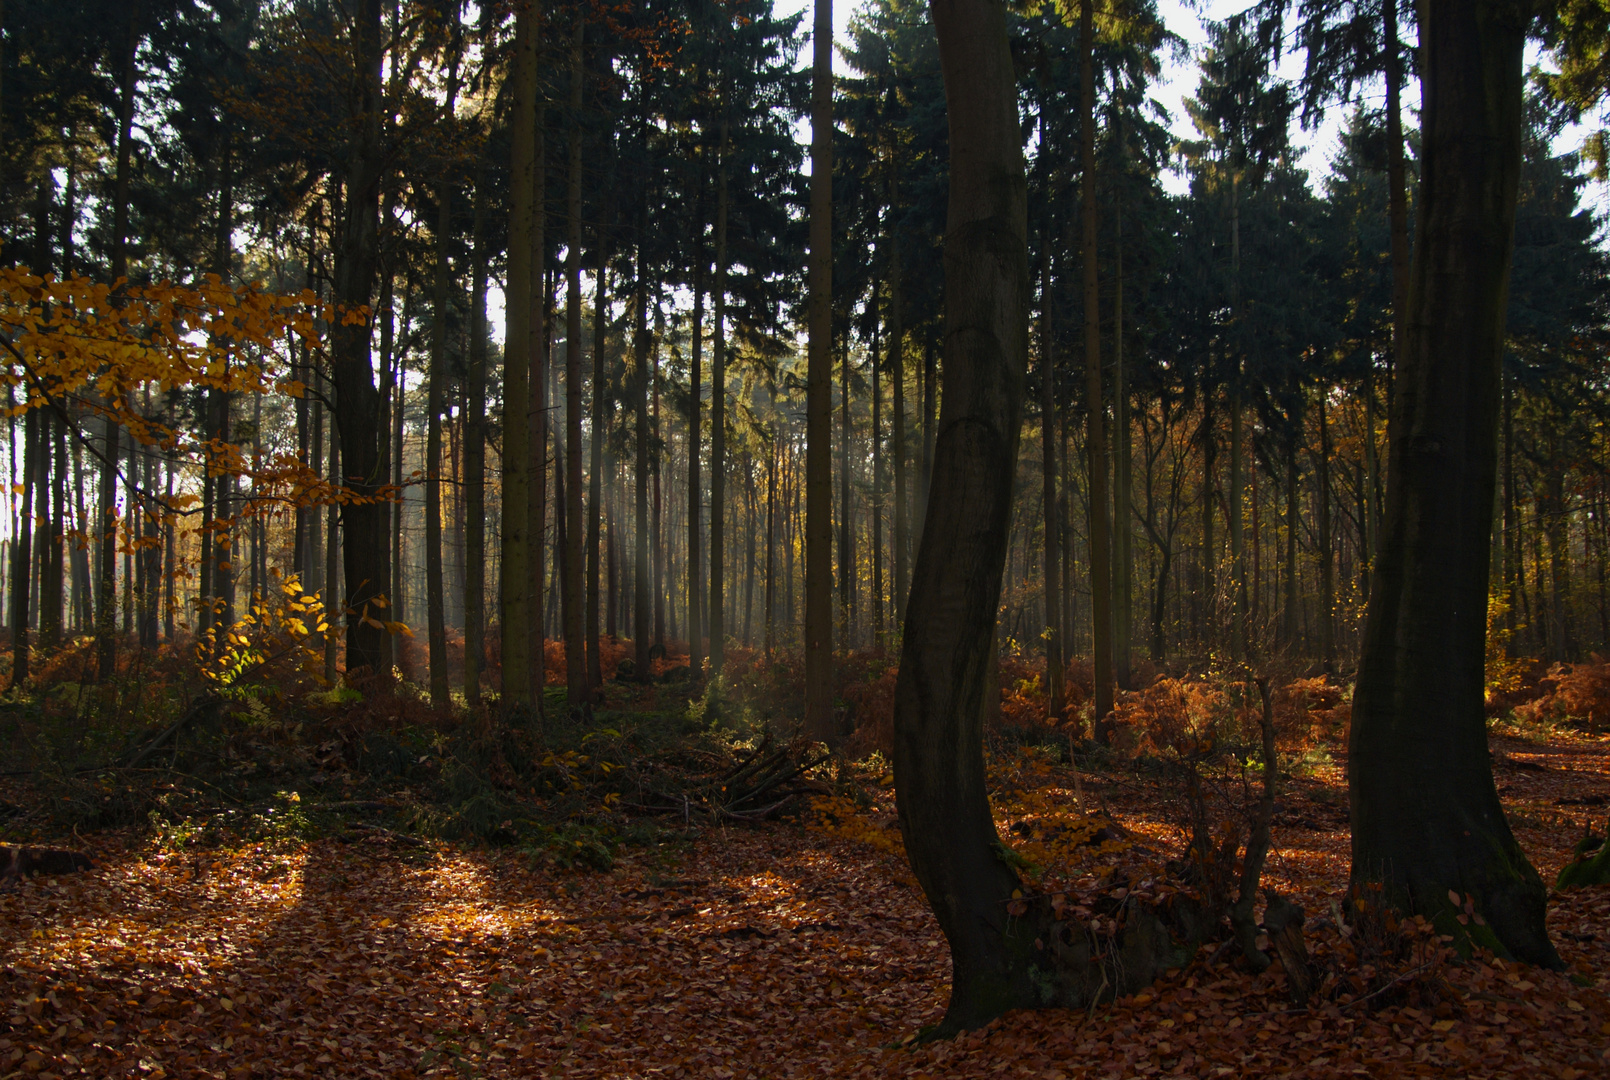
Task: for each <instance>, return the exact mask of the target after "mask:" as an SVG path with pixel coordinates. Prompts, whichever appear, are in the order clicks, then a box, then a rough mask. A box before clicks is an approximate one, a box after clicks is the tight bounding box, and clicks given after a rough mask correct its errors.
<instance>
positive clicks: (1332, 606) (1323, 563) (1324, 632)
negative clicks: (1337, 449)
mask: <svg viewBox="0 0 1610 1080" xmlns="http://www.w3.org/2000/svg"><path fill="white" fill-rule="evenodd" d="M1318 404H1319V467H1318V468H1317V469H1316V470H1315V474H1316V480H1317V482H1318V489H1317V492H1316V494H1315V496H1314V497H1315V499H1317V500H1318V502H1319V513H1318V515H1317V516H1318V518H1319V662H1320V664H1321V665H1323V667H1324V669H1325V672H1326V673H1327V674H1329V673H1330V672H1332V671H1334V670H1335V669H1336V550H1335V549H1336V540H1335V537H1333V536H1332V535H1331V513H1330V510H1331V486H1330V419H1329V417H1330V409H1329V407H1328V406H1327V405H1326V404H1325V395H1324V394H1323V393H1321V394H1320V395H1319V402H1318Z"/></svg>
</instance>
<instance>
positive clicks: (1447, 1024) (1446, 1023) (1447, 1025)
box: [1431, 1020, 1453, 1031]
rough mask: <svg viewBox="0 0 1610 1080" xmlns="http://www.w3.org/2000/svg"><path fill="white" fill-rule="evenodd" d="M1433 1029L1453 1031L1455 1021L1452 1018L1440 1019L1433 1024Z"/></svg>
mask: <svg viewBox="0 0 1610 1080" xmlns="http://www.w3.org/2000/svg"><path fill="white" fill-rule="evenodd" d="M1431 1030H1432V1031H1452V1030H1453V1021H1452V1020H1438V1021H1437V1022H1436V1023H1435V1024H1432V1025H1431Z"/></svg>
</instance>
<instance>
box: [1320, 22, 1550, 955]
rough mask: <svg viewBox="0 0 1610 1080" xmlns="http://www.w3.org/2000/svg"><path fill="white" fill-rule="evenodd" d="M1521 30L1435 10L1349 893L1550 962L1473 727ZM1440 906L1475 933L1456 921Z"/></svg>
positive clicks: (1515, 170) (1364, 665) (1356, 736)
mask: <svg viewBox="0 0 1610 1080" xmlns="http://www.w3.org/2000/svg"><path fill="white" fill-rule="evenodd" d="M1526 29H1527V20H1526V19H1525V18H1524V17H1523V14H1522V11H1521V10H1520V8H1519V6H1518V5H1511V4H1509V3H1507V2H1503V0H1474V2H1471V0H1428V2H1427V3H1426V4H1424V5H1423V6H1422V17H1421V23H1420V41H1421V65H1422V66H1421V76H1422V80H1423V82H1422V88H1423V93H1424V107H1423V116H1424V136H1423V140H1424V141H1423V146H1424V151H1423V157H1422V160H1423V162H1424V166H1423V172H1422V177H1421V185H1420V200H1419V218H1418V221H1419V225H1418V227H1419V237H1418V239H1417V242H1416V244H1415V250H1414V261H1413V268H1412V270H1411V273H1410V282H1409V305H1408V319H1407V324H1406V326H1405V328H1404V351H1403V356H1402V361H1401V363H1400V365H1399V370H1398V372H1397V386H1396V392H1395V394H1394V400H1393V407H1392V414H1391V433H1390V440H1389V443H1390V447H1389V456H1388V462H1387V499H1386V512H1385V520H1384V522H1383V528H1382V532H1381V547H1380V552H1379V557H1378V561H1377V565H1376V570H1375V579H1374V583H1373V585H1372V588H1371V596H1370V607H1369V618H1368V621H1367V623H1366V628H1365V637H1364V652H1363V657H1362V661H1361V663H1360V667H1359V678H1358V689H1357V692H1356V694H1355V696H1354V700H1353V726H1352V735H1351V739H1350V744H1349V757H1348V785H1349V789H1350V792H1351V797H1352V824H1353V881H1354V883H1355V884H1364V883H1366V882H1381V883H1383V884H1384V885H1385V886H1386V888H1387V891H1388V895H1389V896H1390V897H1391V899H1392V900H1394V901H1395V902H1397V903H1399V904H1401V905H1403V906H1405V907H1406V908H1408V909H1410V910H1414V911H1418V912H1422V913H1424V914H1427V915H1430V916H1433V917H1434V918H1436V920H1437V922H1438V924H1439V926H1441V927H1442V928H1443V932H1445V933H1452V934H1456V935H1459V936H1464V935H1468V936H1469V937H1470V938H1471V939H1473V940H1475V941H1477V942H1479V943H1481V944H1486V945H1490V946H1491V947H1493V948H1494V949H1496V950H1498V951H1500V952H1507V953H1509V954H1511V955H1513V956H1515V957H1518V958H1520V959H1522V960H1525V961H1528V962H1531V963H1537V964H1545V965H1548V966H1551V967H1558V966H1559V963H1560V961H1559V957H1558V955H1557V954H1556V953H1555V951H1554V947H1553V945H1552V944H1550V942H1549V939H1548V934H1547V931H1546V930H1545V928H1544V924H1543V916H1544V902H1545V899H1546V897H1547V890H1546V889H1545V888H1544V886H1543V883H1542V881H1541V880H1540V879H1539V877H1538V875H1537V872H1536V871H1535V870H1534V869H1533V868H1532V866H1531V864H1530V863H1528V862H1527V860H1526V856H1525V855H1524V854H1523V853H1522V852H1521V850H1520V847H1519V846H1518V845H1517V844H1516V842H1515V838H1514V836H1513V835H1512V834H1511V832H1510V829H1509V823H1508V822H1507V821H1506V820H1505V818H1504V811H1503V807H1502V805H1501V804H1500V803H1499V800H1498V794H1497V791H1496V789H1495V788H1494V785H1493V776H1492V766H1491V762H1490V759H1489V756H1488V747H1487V727H1486V720H1485V716H1484V710H1483V705H1484V685H1483V658H1484V646H1485V640H1486V637H1485V635H1486V615H1487V588H1488V564H1489V555H1490V549H1489V545H1490V542H1491V534H1492V524H1493V521H1492V519H1493V496H1494V487H1495V482H1496V473H1497V467H1498V462H1497V450H1498V448H1497V434H1498V420H1499V361H1500V357H1501V348H1502V342H1503V331H1504V311H1505V306H1506V298H1507V296H1506V294H1507V291H1508V281H1509V265H1510V258H1511V254H1512V251H1513V245H1514V224H1515V203H1516V197H1517V191H1518V187H1519V175H1520V164H1521V121H1522V111H1521V100H1522V87H1523V85H1524V84H1523V80H1522V74H1521V59H1522V52H1523V48H1524V45H1525V41H1526ZM1450 893H1453V894H1456V895H1458V896H1465V895H1469V896H1472V897H1474V899H1475V904H1476V910H1477V911H1478V912H1479V913H1480V914H1481V915H1482V916H1483V918H1484V921H1485V923H1486V925H1485V926H1479V925H1471V926H1461V925H1460V924H1459V923H1458V922H1456V921H1455V918H1454V916H1455V915H1456V914H1457V905H1456V904H1453V903H1451V902H1450Z"/></svg>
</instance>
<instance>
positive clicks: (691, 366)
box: [687, 199, 704, 679]
mask: <svg viewBox="0 0 1610 1080" xmlns="http://www.w3.org/2000/svg"><path fill="white" fill-rule="evenodd" d="M700 205H701V208H702V205H703V200H702V199H701V200H700ZM701 219H702V215H701ZM700 228H701V230H702V225H701V226H700ZM699 247H700V253H699V254H698V255H696V256H695V259H696V265H695V267H694V271H693V324H692V326H691V327H690V332H691V333H692V335H693V342H692V348H691V349H690V350H689V353H690V358H689V361H688V566H687V597H688V670H689V671H691V672H692V673H693V677H694V678H695V679H697V678H701V677H702V676H703V674H704V625H703V624H704V616H703V607H704V586H703V582H702V580H701V579H700V577H699V548H700V545H699V538H700V537H699V524H700V522H699V518H700V514H699V489H700V479H699V449H700V447H699V442H700V439H699V421H700V419H701V415H700V414H701V406H700V403H699V361H700V360H701V359H702V357H703V352H704V254H703V244H702V243H700V244H699Z"/></svg>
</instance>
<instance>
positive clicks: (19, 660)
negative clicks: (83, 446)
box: [8, 409, 44, 690]
mask: <svg viewBox="0 0 1610 1080" xmlns="http://www.w3.org/2000/svg"><path fill="white" fill-rule="evenodd" d="M43 415H44V410H42V409H30V410H28V412H27V413H26V414H25V415H24V417H23V422H22V425H23V426H22V446H23V450H22V453H23V460H24V461H26V462H28V463H29V464H30V465H32V463H33V462H35V461H37V460H38V455H39V422H40V419H41V417H42V416H43ZM12 449H13V451H15V449H16V448H15V447H13V448H12ZM12 460H13V461H15V460H16V454H15V453H13V454H12ZM35 488H36V485H35V484H34V470H33V469H32V468H25V469H24V470H23V474H22V515H21V517H19V518H18V519H17V529H16V530H15V533H14V535H15V539H14V540H12V542H11V544H12V546H11V581H10V582H9V583H8V584H9V585H10V586H11V688H12V689H13V690H16V689H17V688H19V687H20V686H22V683H23V680H25V679H27V678H28V659H29V657H28V598H29V595H30V591H31V590H30V584H29V578H30V577H31V576H32V574H33V535H34V522H33V515H34V493H35Z"/></svg>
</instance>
